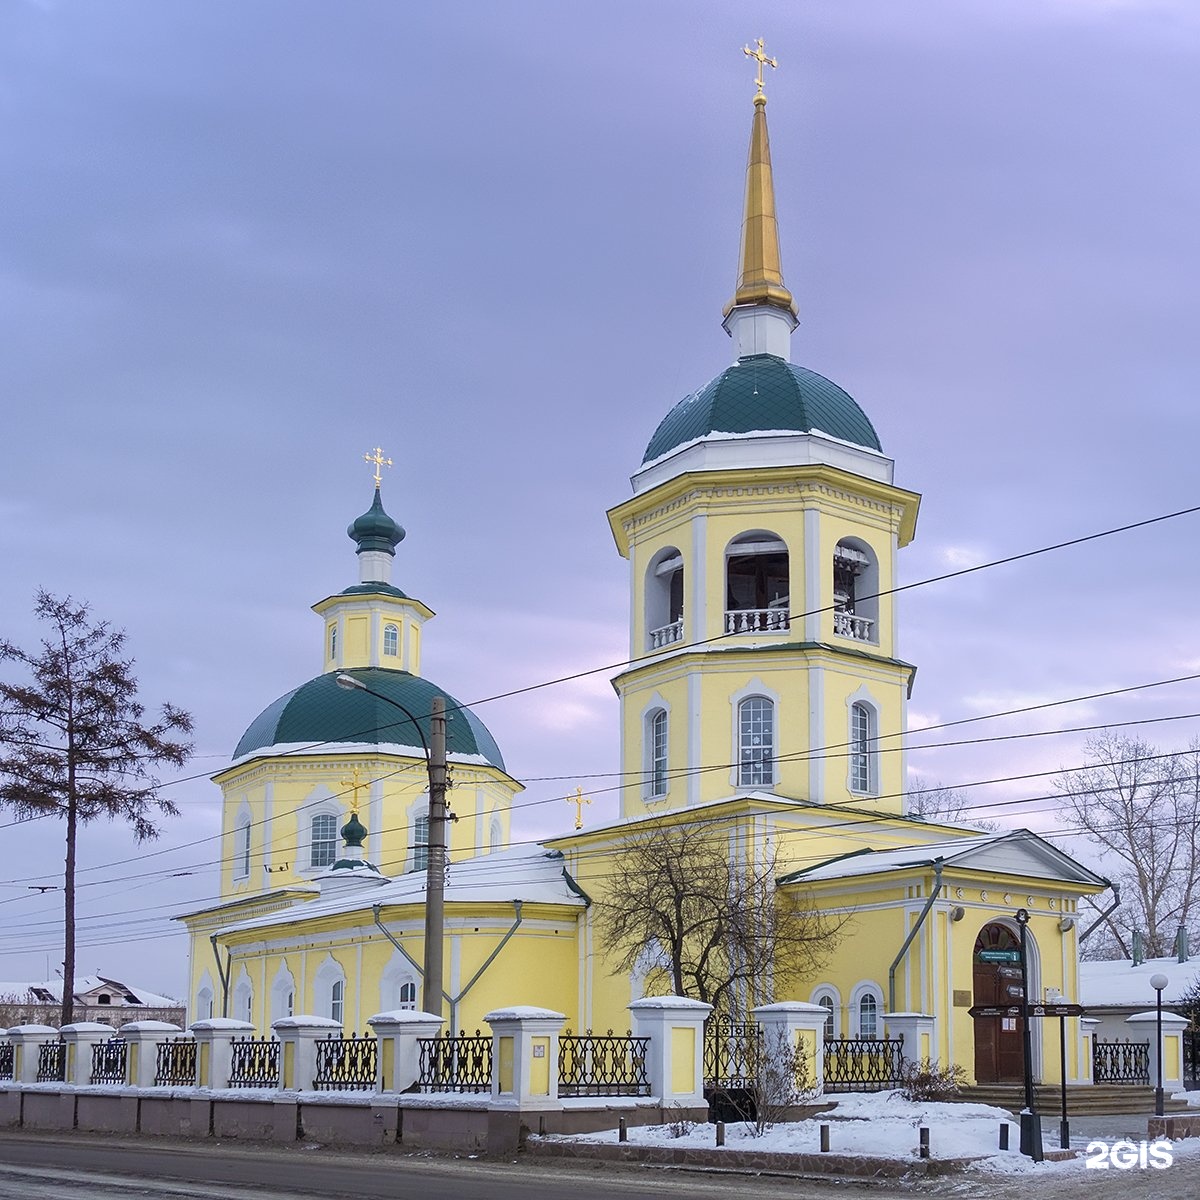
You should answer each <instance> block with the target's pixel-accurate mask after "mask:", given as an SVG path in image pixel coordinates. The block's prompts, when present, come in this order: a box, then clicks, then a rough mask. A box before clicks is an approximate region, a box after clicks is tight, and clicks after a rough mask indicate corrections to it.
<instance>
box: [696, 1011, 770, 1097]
mask: <svg viewBox="0 0 1200 1200" xmlns="http://www.w3.org/2000/svg"><path fill="white" fill-rule="evenodd" d="M762 1044H763V1031H762V1026H761V1025H759V1023H758V1022H757V1021H735V1020H734V1019H733V1018H732V1017H710V1018H709V1020H707V1021H706V1022H705V1023H704V1086H705V1087H706V1088H724V1089H729V1088H744V1087H749V1086H750V1084H751V1082H752V1081H753V1079H754V1072H755V1068H756V1064H757V1063H758V1062H759V1060H760V1056H761V1051H762Z"/></svg>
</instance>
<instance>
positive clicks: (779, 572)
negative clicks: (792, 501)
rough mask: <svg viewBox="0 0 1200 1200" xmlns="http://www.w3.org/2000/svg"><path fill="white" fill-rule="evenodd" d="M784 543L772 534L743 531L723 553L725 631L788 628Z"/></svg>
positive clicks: (787, 587)
mask: <svg viewBox="0 0 1200 1200" xmlns="http://www.w3.org/2000/svg"><path fill="white" fill-rule="evenodd" d="M790 588H791V583H790V581H789V576H788V552H787V544H786V543H785V542H784V541H783V540H782V539H781V538H779V537H778V536H777V535H775V534H773V533H763V532H755V533H743V534H742V535H741V536H740V537H736V538H734V540H733V541H732V542H730V543H729V547H728V549H727V550H726V552H725V632H726V633H765V632H769V631H775V630H780V631H786V630H787V629H788V604H789V602H790V601H789V593H790Z"/></svg>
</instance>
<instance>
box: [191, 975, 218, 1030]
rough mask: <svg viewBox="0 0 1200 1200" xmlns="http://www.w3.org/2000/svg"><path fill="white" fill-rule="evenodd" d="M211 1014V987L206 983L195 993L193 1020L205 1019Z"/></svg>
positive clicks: (209, 1017)
mask: <svg viewBox="0 0 1200 1200" xmlns="http://www.w3.org/2000/svg"><path fill="white" fill-rule="evenodd" d="M212 1015H213V992H212V988H211V987H209V986H208V984H207V983H206V984H205V985H204V986H203V987H202V988H201V989H200V990H199V991H198V992H197V993H196V1016H195V1017H194V1018H193V1020H197V1021H207V1020H209V1019H211V1017H212Z"/></svg>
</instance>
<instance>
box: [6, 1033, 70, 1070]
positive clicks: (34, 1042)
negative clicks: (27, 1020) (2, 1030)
mask: <svg viewBox="0 0 1200 1200" xmlns="http://www.w3.org/2000/svg"><path fill="white" fill-rule="evenodd" d="M57 1038H58V1030H57V1029H55V1028H54V1026H53V1025H14V1026H13V1028H12V1029H10V1030H9V1031H8V1040H9V1041H10V1042H12V1044H13V1082H14V1083H36V1082H37V1069H38V1047H39V1046H41V1044H42V1043H43V1042H53V1041H55V1040H56V1039H57Z"/></svg>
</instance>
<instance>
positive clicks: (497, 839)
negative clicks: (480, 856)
mask: <svg viewBox="0 0 1200 1200" xmlns="http://www.w3.org/2000/svg"><path fill="white" fill-rule="evenodd" d="M503 845H504V826H503V824H502V823H501V821H500V818H499V817H493V818H492V819H491V821H489V822H488V853H489V854H491V853H492V852H493V851H495V850H499V849H500V848H501V846H503Z"/></svg>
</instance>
